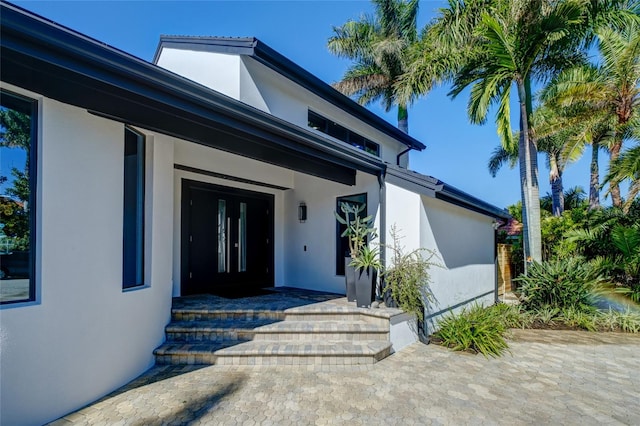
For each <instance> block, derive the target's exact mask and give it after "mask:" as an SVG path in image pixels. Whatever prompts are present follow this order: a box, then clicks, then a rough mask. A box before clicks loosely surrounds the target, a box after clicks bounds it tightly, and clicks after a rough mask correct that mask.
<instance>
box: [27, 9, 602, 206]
mask: <svg viewBox="0 0 640 426" xmlns="http://www.w3.org/2000/svg"><path fill="white" fill-rule="evenodd" d="M15 3H16V4H17V5H19V6H21V7H24V8H26V9H28V10H30V11H33V12H35V13H38V14H40V15H43V16H44V17H45V18H48V19H50V20H52V21H55V22H58V23H60V24H62V25H65V26H68V27H70V28H72V29H74V30H76V31H79V32H81V33H84V34H86V35H88V36H91V37H93V38H96V39H98V40H100V41H102V42H105V43H107V44H109V45H111V46H114V47H117V48H119V49H121V50H124V51H126V52H128V53H130V54H133V55H135V56H137V57H139V58H142V59H144V60H147V61H151V60H152V59H153V54H154V52H155V50H156V47H157V44H158V39H159V36H160V35H161V34H173V35H216V36H238V37H248V36H254V37H257V38H259V39H260V40H261V41H263V42H264V43H266V44H267V45H269V46H270V47H272V48H273V49H275V50H277V51H278V52H280V53H282V54H283V55H285V56H287V57H288V58H289V59H291V60H292V61H294V62H296V63H297V64H299V65H300V66H302V67H303V68H305V69H307V70H308V71H310V72H311V73H313V74H315V75H316V76H318V77H319V78H321V79H322V80H324V81H326V82H328V83H331V82H334V81H337V80H339V79H340V78H341V76H342V74H343V73H344V71H345V69H346V68H347V66H348V65H349V61H348V60H345V59H339V58H336V57H335V56H333V55H331V54H330V53H329V52H328V51H327V48H326V42H327V39H328V38H329V37H330V36H331V34H332V26H338V25H341V24H342V23H344V22H346V21H347V20H348V19H352V18H358V17H359V16H361V15H362V14H363V13H371V12H372V7H371V3H370V2H369V1H364V0H362V1H323V0H314V1H302V0H297V1H273V0H269V1H194V2H191V1H182V2H177V1H15ZM444 4H445V3H444V2H443V1H425V0H422V1H421V3H420V15H419V21H418V24H419V26H420V27H422V26H423V25H424V24H426V23H427V22H428V21H429V20H430V19H431V18H432V17H433V16H434V14H435V11H436V10H437V9H438V8H439V7H443V6H444ZM447 92H448V88H446V87H443V88H438V89H436V90H434V91H433V92H431V93H430V94H429V95H428V96H426V97H424V98H422V99H420V100H419V101H417V102H416V104H414V106H413V107H412V108H411V109H410V111H409V133H410V134H411V135H412V136H413V137H415V138H416V139H418V140H420V141H422V142H423V143H424V144H425V145H427V149H425V150H424V151H422V152H419V153H418V152H414V153H412V154H411V155H412V156H411V168H412V169H414V170H416V171H418V172H421V173H425V174H428V175H432V176H435V177H437V178H439V179H441V180H443V181H445V182H447V183H449V184H451V185H454V186H456V187H458V188H460V189H461V190H463V191H465V192H468V193H470V194H472V195H474V196H477V197H479V198H482V199H484V200H486V201H488V202H490V203H493V204H495V205H497V206H499V207H506V206H507V205H509V204H513V203H515V202H516V201H518V200H519V199H520V184H519V180H518V179H519V178H518V170H517V169H515V170H508V169H507V168H505V169H503V170H501V171H500V172H499V173H498V176H497V177H496V178H492V177H491V176H490V175H489V172H488V171H487V160H488V158H489V156H490V155H491V151H492V150H493V149H494V148H495V147H496V146H497V145H498V143H499V140H498V137H497V134H496V131H495V126H494V124H493V116H491V118H490V120H489V122H488V123H487V124H486V125H484V126H475V125H471V124H469V121H468V119H467V115H466V103H467V96H466V94H463V95H461V96H460V97H459V98H458V99H456V100H454V101H452V100H451V99H450V98H448V97H447V96H446V94H447ZM369 108H370V109H371V110H372V111H374V112H375V113H377V114H379V115H381V116H382V117H383V118H385V119H386V120H388V121H389V122H391V123H393V124H395V123H396V119H395V112H393V111H392V112H390V113H385V112H384V111H383V110H382V109H381V108H380V107H379V106H378V105H371V106H370V107H369ZM513 109H515V108H513ZM513 123H514V124H515V123H517V120H514V121H513ZM588 157H589V155H588V153H587V155H586V156H585V157H584V158H583V159H582V160H581V161H579V162H578V163H576V164H573V165H570V166H569V167H568V169H567V170H566V171H565V176H564V184H565V188H568V187H571V186H575V185H580V186H582V187H583V188H584V189H585V190H588V176H589V164H588ZM602 160H603V161H602V162H601V167H603V165H605V164H606V162H605V159H604V157H603V158H602ZM539 167H540V179H539V180H540V193H541V195H544V194H545V193H546V192H550V189H549V184H548V170H547V169H546V167H545V163H544V157H543V156H541V157H540V161H539Z"/></svg>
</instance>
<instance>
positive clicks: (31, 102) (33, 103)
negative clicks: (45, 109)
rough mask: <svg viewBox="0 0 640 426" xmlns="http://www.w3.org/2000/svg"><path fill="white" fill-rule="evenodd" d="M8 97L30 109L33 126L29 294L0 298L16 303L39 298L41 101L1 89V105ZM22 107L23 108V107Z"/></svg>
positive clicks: (30, 180)
mask: <svg viewBox="0 0 640 426" xmlns="http://www.w3.org/2000/svg"><path fill="white" fill-rule="evenodd" d="M6 97H9V98H13V100H12V102H15V103H17V104H22V107H24V109H25V110H28V111H29V114H30V118H31V128H30V131H29V155H28V159H29V169H28V173H29V201H28V203H29V205H28V208H29V295H28V297H27V298H26V299H17V300H6V301H3V300H0V305H2V306H7V305H14V304H17V303H29V302H34V301H36V299H37V294H36V289H37V286H36V284H37V283H36V271H37V268H36V266H37V264H36V262H37V259H36V253H37V245H36V244H37V235H36V234H37V215H38V203H37V191H38V185H37V184H38V142H39V141H38V134H39V128H40V120H39V116H38V111H39V103H38V100H36V99H33V98H30V97H27V96H24V95H20V94H18V93H15V92H12V91H10V90H6V89H0V98H2V99H0V106H4V102H3V101H4V100H5V99H6ZM22 107H21V109H22Z"/></svg>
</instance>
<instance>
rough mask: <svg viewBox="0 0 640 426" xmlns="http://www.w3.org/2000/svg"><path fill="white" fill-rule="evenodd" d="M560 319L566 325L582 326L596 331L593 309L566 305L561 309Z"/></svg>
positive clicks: (596, 324) (595, 317) (596, 322)
mask: <svg viewBox="0 0 640 426" xmlns="http://www.w3.org/2000/svg"><path fill="white" fill-rule="evenodd" d="M560 320H561V321H562V322H563V323H564V324H565V325H566V326H567V327H572V328H574V327H575V328H582V329H584V330H587V331H596V330H597V329H598V321H597V316H596V315H595V311H590V310H585V309H580V308H576V307H575V306H568V307H565V308H564V309H562V311H561V312H560Z"/></svg>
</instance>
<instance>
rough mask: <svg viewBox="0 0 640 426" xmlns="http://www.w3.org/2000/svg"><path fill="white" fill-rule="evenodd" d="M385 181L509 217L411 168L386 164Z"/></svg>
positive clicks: (505, 212) (488, 213)
mask: <svg viewBox="0 0 640 426" xmlns="http://www.w3.org/2000/svg"><path fill="white" fill-rule="evenodd" d="M386 181H388V182H389V183H393V184H397V185H398V186H400V187H402V188H405V189H408V190H413V191H415V192H418V193H420V194H423V195H426V196H429V197H433V198H437V199H439V200H442V201H446V202H448V203H451V204H455V205H457V206H460V207H463V208H465V209H467V210H471V211H474V212H476V213H480V214H483V215H486V216H490V217H493V218H496V219H504V220H508V219H509V218H511V215H509V213H508V212H507V211H506V210H503V209H500V208H498V207H496V206H494V205H493V204H490V203H487V202H486V201H482V200H481V199H479V198H476V197H474V196H472V195H469V194H467V193H466V192H464V191H461V190H459V189H458V188H456V187H454V186H451V185H449V184H446V183H444V182H443V181H441V180H439V179H437V178H434V177H432V176H427V175H423V174H421V173H418V172H414V171H412V170H407V169H403V168H401V167H398V166H395V165H391V164H387V173H386Z"/></svg>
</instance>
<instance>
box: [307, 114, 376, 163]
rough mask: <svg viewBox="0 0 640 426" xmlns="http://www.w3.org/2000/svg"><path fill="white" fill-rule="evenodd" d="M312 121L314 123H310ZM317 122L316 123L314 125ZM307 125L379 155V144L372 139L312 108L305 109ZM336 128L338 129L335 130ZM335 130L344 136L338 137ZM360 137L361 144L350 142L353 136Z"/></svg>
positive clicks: (369, 152)
mask: <svg viewBox="0 0 640 426" xmlns="http://www.w3.org/2000/svg"><path fill="white" fill-rule="evenodd" d="M312 123H313V124H314V125H312ZM316 123H317V125H316ZM307 126H308V127H310V128H312V129H314V130H318V131H320V132H322V133H324V134H325V135H329V136H331V137H332V138H335V139H337V140H339V141H342V142H345V143H347V144H349V145H351V146H352V147H354V148H356V149H359V150H361V151H364V152H366V153H368V154H371V155H375V156H376V157H380V144H379V143H376V142H374V141H372V140H371V139H368V138H366V137H364V136H362V135H361V134H359V133H356V132H354V131H353V130H350V129H348V128H346V127H344V126H342V125H340V124H338V123H336V122H335V121H333V120H330V119H328V118H326V117H323V116H322V115H320V114H318V113H317V112H314V111H312V110H310V109H309V110H307ZM336 129H338V130H337V131H336ZM337 132H344V137H339V136H336V134H337ZM356 137H357V138H361V139H362V144H361V145H360V144H358V143H356V142H352V141H351V139H352V138H353V139H355V138H356Z"/></svg>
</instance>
